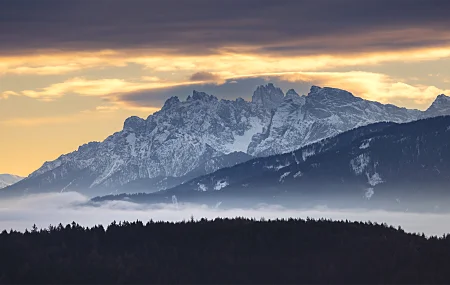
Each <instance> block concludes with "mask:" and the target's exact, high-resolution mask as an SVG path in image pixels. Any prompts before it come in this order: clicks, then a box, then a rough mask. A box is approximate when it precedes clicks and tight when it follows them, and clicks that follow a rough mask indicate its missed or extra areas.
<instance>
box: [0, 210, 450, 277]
mask: <svg viewBox="0 0 450 285" xmlns="http://www.w3.org/2000/svg"><path fill="white" fill-rule="evenodd" d="M449 268H450V236H443V237H425V236H424V235H419V234H411V233H406V232H404V231H403V230H402V229H401V228H394V227H392V226H387V225H386V224H374V223H370V222H369V223H363V222H349V221H330V220H312V219H307V220H301V219H288V220H269V221H265V220H249V219H244V218H236V219H215V220H206V219H202V220H199V221H194V220H193V219H191V220H190V221H184V222H179V223H170V222H154V221H149V222H147V223H143V222H140V221H136V222H120V223H117V222H113V223H112V224H110V225H109V226H108V227H106V228H104V227H103V226H95V227H92V228H85V227H82V226H80V225H78V224H77V223H75V222H74V223H72V224H68V225H66V226H63V225H61V224H60V225H59V226H56V227H54V226H49V228H48V229H37V228H36V227H35V226H33V227H32V228H31V229H30V230H27V231H25V232H24V233H22V232H17V231H13V230H11V231H3V232H2V233H1V234H0V282H1V283H134V284H136V283H159V284H167V283H171V284H172V283H241V284H244V283H245V284H250V283H264V284H268V283H341V284H343V283H347V284H348V283H416V284H417V283H449V282H450V270H449Z"/></svg>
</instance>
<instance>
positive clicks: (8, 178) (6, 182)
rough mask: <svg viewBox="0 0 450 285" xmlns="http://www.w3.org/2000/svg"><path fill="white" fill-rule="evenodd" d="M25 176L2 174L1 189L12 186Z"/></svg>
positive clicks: (0, 178)
mask: <svg viewBox="0 0 450 285" xmlns="http://www.w3.org/2000/svg"><path fill="white" fill-rule="evenodd" d="M22 179H23V177H21V176H18V175H13V174H0V189H2V188H5V187H7V186H10V185H12V184H14V183H16V182H18V181H20V180H22Z"/></svg>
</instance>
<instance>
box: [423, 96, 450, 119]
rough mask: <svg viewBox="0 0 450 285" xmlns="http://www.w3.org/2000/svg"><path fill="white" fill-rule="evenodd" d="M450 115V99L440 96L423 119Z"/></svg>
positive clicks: (424, 114)
mask: <svg viewBox="0 0 450 285" xmlns="http://www.w3.org/2000/svg"><path fill="white" fill-rule="evenodd" d="M446 115H450V97H449V96H446V95H444V94H441V95H438V96H437V97H436V99H435V100H434V101H433V103H432V104H431V106H430V107H429V108H428V109H427V110H426V111H425V112H424V113H423V114H422V116H421V117H422V118H428V117H436V116H446Z"/></svg>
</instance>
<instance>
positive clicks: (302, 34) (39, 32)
mask: <svg viewBox="0 0 450 285" xmlns="http://www.w3.org/2000/svg"><path fill="white" fill-rule="evenodd" d="M448 11H450V1H448V0H414V1H408V0H396V1H392V0H339V1H337V0H308V1H305V0H277V1H273V0H245V1H242V0H218V1H211V0H191V1H185V0H164V1H147V0H133V1H122V0H95V1H91V0H77V1H61V0H41V1H27V0H14V1H5V0H0V53H2V54H7V53H22V52H32V51H35V50H36V49H54V50H95V49H140V48H152V49H156V50H158V49H163V50H165V51H166V52H173V53H183V54H186V53H192V54H195V53H199V54H205V53H212V52H214V50H215V49H217V48H222V47H231V46H232V47H241V46H246V47H249V46H250V47H253V48H254V49H255V51H259V52H268V53H277V54H284V53H301V54H307V53H314V52H318V51H333V52H345V51H350V50H352V51H366V50H373V49H375V50H378V49H393V48H394V49H395V48H398V46H397V41H396V39H395V37H401V39H399V40H398V42H399V46H400V47H405V46H406V47H416V46H427V45H430V44H437V45H441V44H445V43H447V41H448V38H447V37H446V36H445V35H443V33H446V31H447V30H448V27H449V26H450V17H449V16H448ZM411 28H425V29H428V30H430V31H431V30H434V31H435V33H431V35H430V34H424V33H422V34H407V33H403V34H400V35H394V38H392V39H391V38H390V37H389V34H388V33H389V32H390V31H394V30H399V29H400V30H405V29H411ZM370 32H381V33H386V35H387V36H386V37H383V36H380V37H381V38H380V39H379V37H378V36H377V37H367V34H368V33H370Z"/></svg>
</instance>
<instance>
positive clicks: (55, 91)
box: [4, 77, 198, 101]
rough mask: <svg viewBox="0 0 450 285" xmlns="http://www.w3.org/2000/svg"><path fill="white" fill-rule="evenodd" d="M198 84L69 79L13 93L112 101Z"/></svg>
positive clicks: (115, 79)
mask: <svg viewBox="0 0 450 285" xmlns="http://www.w3.org/2000/svg"><path fill="white" fill-rule="evenodd" d="M195 83H198V82H180V83H178V82H154V81H150V82H147V81H127V80H124V79H118V78H105V79H86V78H83V77H74V78H70V79H68V80H66V81H64V82H60V83H54V84H51V85H49V86H47V87H44V88H39V89H37V90H23V91H21V92H19V93H18V92H15V93H16V94H21V95H23V96H27V97H30V98H35V99H39V100H43V101H51V100H54V99H57V98H60V97H62V96H64V95H67V94H69V93H74V94H78V95H82V96H99V97H107V98H108V99H110V100H112V101H114V95H115V94H121V93H128V92H136V91H139V90H150V89H158V88H164V87H172V86H178V85H189V84H195ZM11 92H13V91H6V92H4V94H11Z"/></svg>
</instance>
